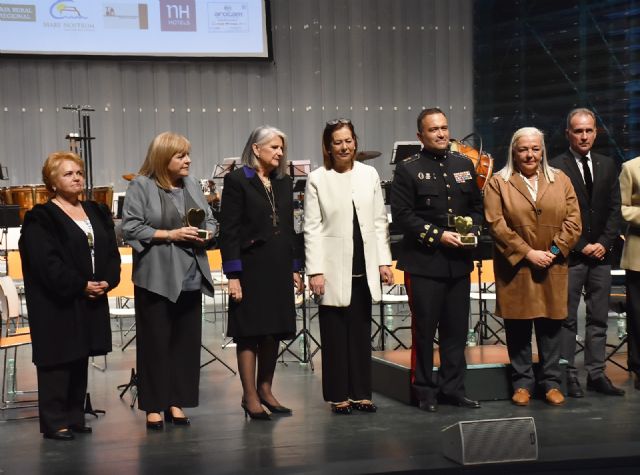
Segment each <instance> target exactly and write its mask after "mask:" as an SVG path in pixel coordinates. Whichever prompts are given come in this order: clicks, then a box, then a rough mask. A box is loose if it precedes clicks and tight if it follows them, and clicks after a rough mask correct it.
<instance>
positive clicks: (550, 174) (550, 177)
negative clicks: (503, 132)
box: [498, 127, 557, 183]
mask: <svg viewBox="0 0 640 475" xmlns="http://www.w3.org/2000/svg"><path fill="white" fill-rule="evenodd" d="M527 135H533V136H536V137H540V144H541V145H542V160H541V161H540V166H541V168H542V173H544V176H545V178H546V179H547V181H548V182H549V183H553V182H554V181H555V174H556V172H557V170H556V169H555V168H552V167H551V166H549V162H548V160H547V148H546V147H545V145H544V133H543V132H542V131H541V130H540V129H537V128H535V127H522V128H521V129H518V130H516V131H515V132H514V134H513V136H512V137H511V143H510V144H509V151H508V152H507V164H506V165H505V166H504V168H503V169H502V170H500V171H499V172H498V173H499V174H500V176H501V177H502V179H503V180H504V181H509V178H511V175H513V173H514V172H515V171H516V166H515V163H514V162H513V152H514V151H515V146H516V144H517V143H518V140H520V138H522V137H524V136H527Z"/></svg>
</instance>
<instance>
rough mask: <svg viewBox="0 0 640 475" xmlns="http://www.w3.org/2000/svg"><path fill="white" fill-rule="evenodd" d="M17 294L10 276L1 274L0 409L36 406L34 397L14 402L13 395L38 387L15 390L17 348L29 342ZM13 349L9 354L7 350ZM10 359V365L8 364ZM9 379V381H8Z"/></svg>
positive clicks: (28, 392) (16, 384) (27, 330)
mask: <svg viewBox="0 0 640 475" xmlns="http://www.w3.org/2000/svg"><path fill="white" fill-rule="evenodd" d="M21 309H22V306H21V303H20V296H19V295H18V291H17V289H16V286H15V284H14V282H13V279H12V278H11V277H9V276H3V277H0V313H1V316H2V322H1V325H0V326H1V327H2V328H0V350H2V352H3V353H4V354H3V367H2V397H1V400H0V409H1V410H3V411H4V410H6V409H23V408H27V407H37V405H38V404H37V402H38V401H37V399H36V400H22V401H16V400H15V396H21V395H25V394H32V393H37V392H38V391H37V390H29V391H22V390H18V389H17V386H18V368H17V363H18V358H17V355H18V348H19V347H21V346H26V345H30V344H31V333H30V331H29V326H28V325H27V324H25V323H24V321H25V320H24V318H23V315H22V312H21ZM10 351H12V357H10V356H9V352H10ZM10 361H12V362H13V363H12V364H9V363H10ZM7 378H9V381H7Z"/></svg>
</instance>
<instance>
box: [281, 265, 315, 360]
mask: <svg viewBox="0 0 640 475" xmlns="http://www.w3.org/2000/svg"><path fill="white" fill-rule="evenodd" d="M300 278H301V279H302V281H303V282H304V270H300ZM302 295H303V298H302V328H301V329H300V331H299V332H298V333H297V334H296V335H295V336H294V337H293V338H292V339H291V341H290V342H289V343H287V345H286V346H285V347H284V348H283V349H282V350H281V351H280V353H278V358H280V357H281V356H283V355H284V353H285V352H289V353H291V354H292V355H293V357H294V358H295V359H297V360H298V361H299V362H300V363H309V366H310V368H311V371H315V367H314V366H313V357H314V356H315V354H316V353H317V352H318V351H320V348H321V346H320V343H319V342H318V340H316V339H315V338H314V337H313V335H312V334H311V331H309V327H308V326H307V299H306V298H305V297H304V290H303V294H302ZM299 338H302V356H300V355H297V354H296V353H294V352H293V351H292V350H291V347H292V346H293V344H294V343H295V342H296V341H298V339H299ZM309 340H311V341H313V342H314V343H315V344H316V349H315V350H313V351H311V343H310V341H309ZM283 363H284V360H283Z"/></svg>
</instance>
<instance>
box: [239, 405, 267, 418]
mask: <svg viewBox="0 0 640 475" xmlns="http://www.w3.org/2000/svg"><path fill="white" fill-rule="evenodd" d="M240 407H241V408H242V409H244V418H245V419H246V418H247V416H249V417H250V418H251V419H255V420H258V421H270V420H271V416H270V415H269V414H267V411H261V412H251V411H250V410H249V409H248V408H247V403H246V402H244V400H243V401H242V402H241V403H240Z"/></svg>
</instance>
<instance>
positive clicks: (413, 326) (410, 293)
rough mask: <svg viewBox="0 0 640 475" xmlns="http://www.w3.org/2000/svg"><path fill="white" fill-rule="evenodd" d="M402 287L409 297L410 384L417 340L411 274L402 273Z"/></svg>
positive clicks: (412, 376) (412, 381)
mask: <svg viewBox="0 0 640 475" xmlns="http://www.w3.org/2000/svg"><path fill="white" fill-rule="evenodd" d="M404 288H405V289H406V291H407V296H408V297H409V311H410V312H411V373H410V374H411V384H413V383H414V382H415V380H416V346H417V344H418V340H417V338H416V318H415V312H414V311H413V287H412V286H411V274H409V273H408V272H405V273H404Z"/></svg>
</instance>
